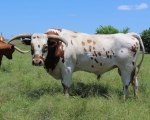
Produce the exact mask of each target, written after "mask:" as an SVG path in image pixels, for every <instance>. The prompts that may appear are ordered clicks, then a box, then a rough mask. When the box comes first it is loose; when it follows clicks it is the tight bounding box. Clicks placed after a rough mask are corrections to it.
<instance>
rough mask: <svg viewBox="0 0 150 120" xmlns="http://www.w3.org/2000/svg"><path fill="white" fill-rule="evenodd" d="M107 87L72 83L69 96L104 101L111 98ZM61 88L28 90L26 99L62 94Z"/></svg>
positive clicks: (48, 87)
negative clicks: (99, 98)
mask: <svg viewBox="0 0 150 120" xmlns="http://www.w3.org/2000/svg"><path fill="white" fill-rule="evenodd" d="M108 89H109V86H108V85H101V84H96V83H92V84H84V83H82V82H74V83H72V84H71V86H70V91H69V92H70V96H80V97H81V98H87V97H96V96H101V97H104V98H106V99H109V98H110V97H111V96H110V95H109V92H108ZM62 91H63V87H60V86H58V85H56V86H55V87H53V88H52V87H50V86H47V87H46V86H45V87H42V88H39V89H35V90H30V91H28V92H26V93H25V94H27V96H28V97H30V98H33V99H39V98H40V97H41V96H42V95H44V94H49V95H50V96H53V95H56V94H58V93H62V94H63V92H62Z"/></svg>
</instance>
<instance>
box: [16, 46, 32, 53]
mask: <svg viewBox="0 0 150 120" xmlns="http://www.w3.org/2000/svg"><path fill="white" fill-rule="evenodd" d="M14 48H15V50H17V51H18V52H20V53H28V52H30V50H28V51H23V50H20V49H19V48H18V47H16V46H14Z"/></svg>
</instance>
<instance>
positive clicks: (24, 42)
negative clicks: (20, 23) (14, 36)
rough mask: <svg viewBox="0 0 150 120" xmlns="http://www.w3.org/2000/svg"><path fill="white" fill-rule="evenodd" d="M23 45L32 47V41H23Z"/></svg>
mask: <svg viewBox="0 0 150 120" xmlns="http://www.w3.org/2000/svg"><path fill="white" fill-rule="evenodd" d="M22 44H24V45H31V40H27V39H22Z"/></svg>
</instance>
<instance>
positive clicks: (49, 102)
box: [0, 42, 150, 120]
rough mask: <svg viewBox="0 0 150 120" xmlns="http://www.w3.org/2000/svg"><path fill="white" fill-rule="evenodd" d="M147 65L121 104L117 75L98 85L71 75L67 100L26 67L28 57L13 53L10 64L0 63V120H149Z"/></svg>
mask: <svg viewBox="0 0 150 120" xmlns="http://www.w3.org/2000/svg"><path fill="white" fill-rule="evenodd" d="M15 44H17V46H19V47H20V48H22V49H24V50H25V49H26V50H28V49H29V47H27V48H26V47H25V46H23V45H21V43H20V42H15ZM140 58H141V55H140ZM140 58H139V59H140ZM149 61H150V55H148V54H146V55H145V59H144V62H143V64H142V67H141V70H140V73H139V74H138V80H139V94H138V99H135V98H134V96H133V88H132V86H130V87H129V90H128V94H127V100H126V102H125V103H122V102H121V91H122V83H121V79H120V76H119V75H118V72H117V69H114V70H112V71H110V72H107V73H105V74H104V75H103V76H102V77H101V79H100V81H97V79H96V76H95V75H94V74H90V73H86V72H75V73H74V74H73V77H72V83H71V88H70V93H71V96H70V97H69V98H68V97H66V96H64V94H63V92H62V91H63V89H62V86H61V82H60V81H58V80H55V79H54V78H52V77H51V76H50V75H49V74H47V73H46V71H45V70H44V68H43V67H34V66H32V64H31V54H30V53H27V54H21V53H18V52H17V51H16V52H15V53H14V54H13V60H8V59H6V57H4V58H3V61H2V66H1V68H0V120H150V102H149V100H150V63H149Z"/></svg>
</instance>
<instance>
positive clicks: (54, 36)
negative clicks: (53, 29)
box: [47, 35, 68, 46]
mask: <svg viewBox="0 0 150 120" xmlns="http://www.w3.org/2000/svg"><path fill="white" fill-rule="evenodd" d="M47 37H48V38H55V39H59V40H60V41H62V42H63V43H65V45H66V46H68V42H67V40H66V39H64V38H63V37H60V36H57V35H47Z"/></svg>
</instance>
